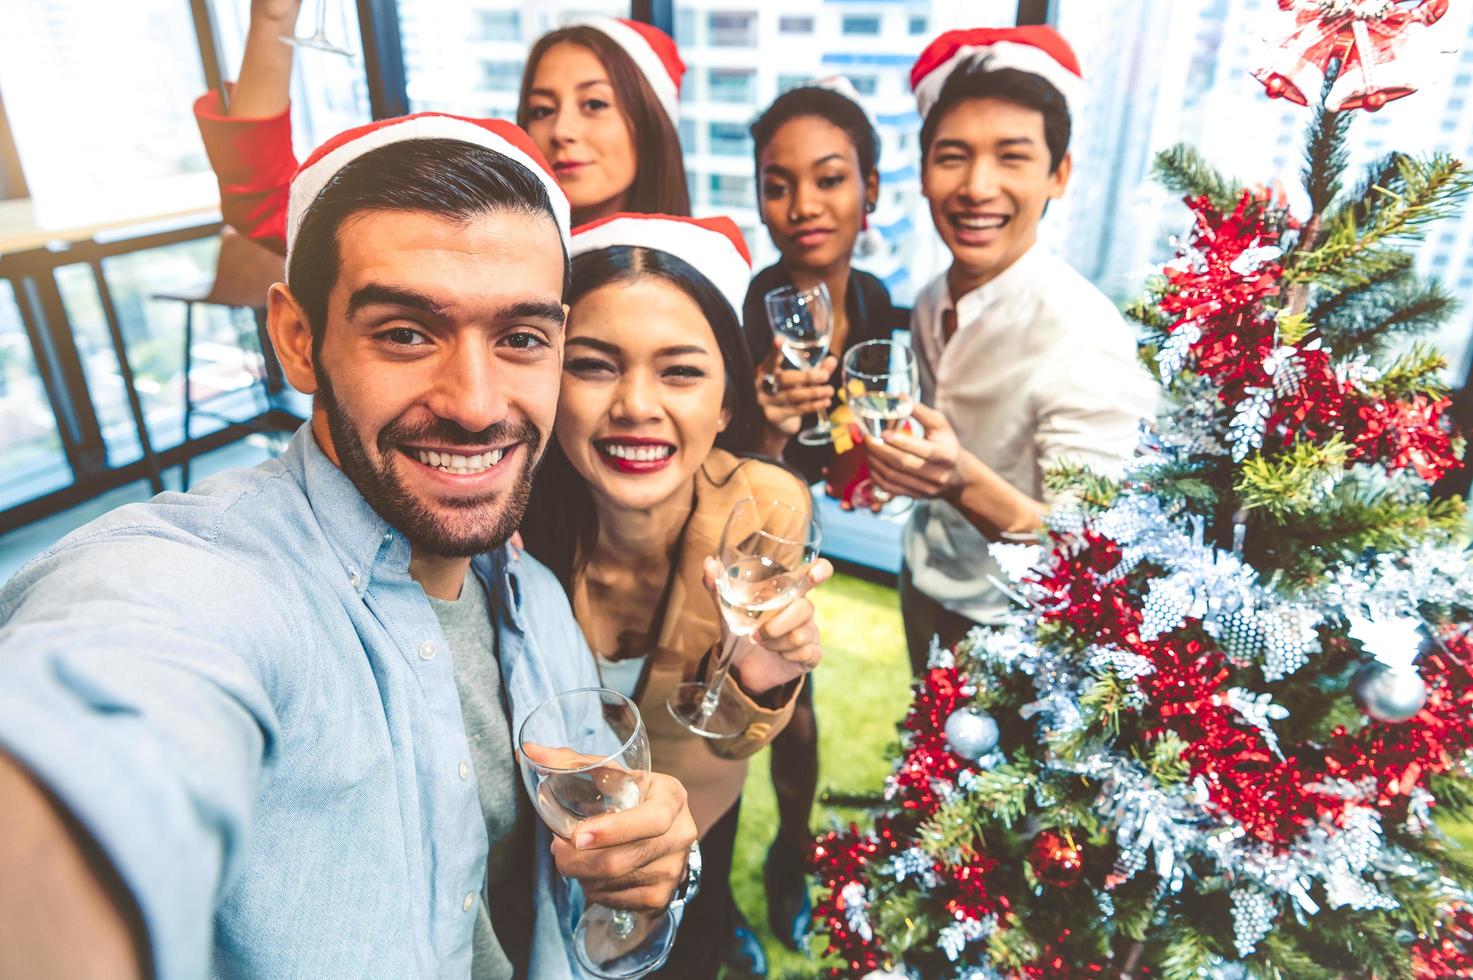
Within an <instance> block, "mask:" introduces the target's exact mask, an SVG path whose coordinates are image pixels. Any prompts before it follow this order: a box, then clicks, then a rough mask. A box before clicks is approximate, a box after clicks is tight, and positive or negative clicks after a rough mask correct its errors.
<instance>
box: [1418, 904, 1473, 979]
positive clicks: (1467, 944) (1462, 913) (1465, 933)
mask: <svg viewBox="0 0 1473 980" xmlns="http://www.w3.org/2000/svg"><path fill="white" fill-rule="evenodd" d="M1412 969H1413V970H1414V971H1415V972H1416V974H1417V976H1419V977H1425V978H1427V980H1432V978H1434V977H1436V978H1450V977H1473V909H1470V908H1469V907H1468V906H1467V905H1465V904H1464V903H1462V902H1454V903H1453V904H1452V905H1451V906H1449V907H1448V909H1447V914H1446V915H1445V916H1444V917H1443V919H1442V921H1441V922H1439V923H1438V925H1437V931H1436V932H1435V933H1433V934H1431V935H1420V936H1418V937H1417V941H1416V942H1414V943H1413V944H1412Z"/></svg>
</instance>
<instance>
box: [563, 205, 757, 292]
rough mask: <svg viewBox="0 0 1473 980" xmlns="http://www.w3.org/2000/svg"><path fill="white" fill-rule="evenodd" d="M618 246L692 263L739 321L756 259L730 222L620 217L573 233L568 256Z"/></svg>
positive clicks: (669, 216)
mask: <svg viewBox="0 0 1473 980" xmlns="http://www.w3.org/2000/svg"><path fill="white" fill-rule="evenodd" d="M620 245H633V246H637V247H640V248H653V249H658V250H659V251H661V252H669V253H670V254H671V255H673V256H675V257H676V258H678V259H683V260H684V261H686V262H688V263H690V265H691V266H692V267H693V268H694V269H695V270H696V271H697V272H699V273H701V275H703V276H705V277H706V278H707V279H709V280H711V284H712V285H713V286H715V287H716V290H717V291H718V292H719V293H721V295H722V296H725V297H726V301H727V302H728V303H730V304H731V309H732V312H733V313H735V314H737V316H738V317H740V316H741V312H742V303H743V302H744V301H745V300H746V297H747V284H748V283H749V282H750V281H751V279H752V255H751V253H750V252H748V251H747V242H746V239H744V238H743V237H742V230H741V229H740V228H738V227H737V225H736V222H735V221H732V220H731V219H730V218H723V217H719V216H718V217H714V218H683V217H679V216H677V215H673V214H630V213H628V212H622V213H620V214H614V215H610V216H609V217H607V218H600V219H599V220H597V221H590V222H589V223H588V224H586V225H580V226H578V227H577V228H574V229H573V244H572V247H571V248H570V249H569V250H568V252H569V254H570V255H571V256H572V257H573V258H577V257H578V256H580V255H583V254H585V253H587V252H596V251H598V250H600V249H605V248H615V247H617V246H620Z"/></svg>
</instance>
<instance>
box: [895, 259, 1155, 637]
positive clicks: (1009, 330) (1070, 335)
mask: <svg viewBox="0 0 1473 980" xmlns="http://www.w3.org/2000/svg"><path fill="white" fill-rule="evenodd" d="M951 306H952V303H951V295H950V290H949V289H948V288H947V283H946V274H945V273H942V274H941V275H940V276H938V277H937V278H936V279H935V280H933V281H932V282H931V283H930V284H929V285H927V286H926V288H925V289H924V290H922V291H921V294H920V295H919V296H918V297H917V298H916V305H915V310H914V311H913V312H912V314H911V345H912V346H913V347H914V349H915V352H916V357H917V360H918V361H919V362H920V370H921V398H922V400H923V401H924V402H925V403H926V404H927V405H930V406H931V407H933V408H935V409H937V410H939V411H940V412H942V413H943V414H944V415H945V416H946V417H947V419H948V420H949V421H950V422H951V424H952V426H953V427H954V428H955V429H956V434H957V438H958V439H959V440H960V441H961V444H962V447H963V448H965V449H968V450H970V451H971V452H972V453H973V454H975V455H976V456H977V457H978V458H979V459H980V460H982V462H984V463H986V464H987V465H988V466H990V467H992V469H994V470H995V471H997V473H998V475H1000V476H1001V477H1002V478H1003V479H1005V480H1007V481H1008V482H1009V483H1011V484H1012V485H1013V486H1014V487H1016V488H1017V489H1019V490H1021V491H1022V492H1023V493H1026V494H1027V495H1028V496H1030V497H1032V498H1033V499H1035V500H1043V501H1045V502H1046V503H1047V502H1049V500H1048V495H1047V494H1045V493H1044V489H1043V475H1044V472H1045V471H1046V470H1048V469H1049V468H1051V467H1053V466H1056V465H1057V464H1059V463H1060V462H1062V461H1064V460H1066V459H1069V460H1074V461H1077V462H1081V463H1084V464H1087V465H1089V466H1091V467H1092V468H1094V469H1096V470H1097V471H1099V472H1103V473H1115V472H1118V470H1119V468H1120V466H1121V464H1122V463H1123V462H1124V461H1125V460H1126V459H1128V458H1129V457H1130V455H1131V454H1132V453H1133V452H1134V450H1135V446H1136V442H1137V441H1138V439H1139V435H1140V422H1141V420H1142V419H1147V418H1151V417H1153V416H1154V414H1155V404H1156V394H1157V389H1156V385H1155V383H1154V382H1153V381H1152V380H1151V379H1150V377H1149V376H1148V375H1147V374H1146V372H1145V370H1144V369H1143V368H1142V367H1141V365H1140V362H1139V360H1138V359H1137V357H1136V341H1135V336H1134V334H1133V333H1132V332H1131V329H1130V327H1128V326H1127V325H1126V323H1125V320H1124V319H1123V318H1122V317H1121V316H1120V313H1119V312H1118V311H1117V310H1116V309H1115V306H1114V304H1112V303H1111V302H1110V300H1109V299H1108V298H1106V296H1105V294H1104V293H1102V292H1100V291H1099V290H1098V289H1096V288H1095V287H1094V285H1093V284H1091V283H1090V282H1089V281H1088V280H1087V279H1085V278H1084V277H1083V276H1081V275H1080V274H1079V273H1078V272H1076V271H1074V269H1073V268H1071V267H1070V266H1069V265H1068V264H1067V263H1065V262H1064V261H1063V260H1061V259H1059V258H1056V257H1055V256H1053V255H1052V254H1050V253H1049V252H1048V251H1047V250H1046V249H1045V248H1043V247H1042V246H1041V245H1034V246H1033V247H1032V248H1030V249H1029V250H1028V251H1027V252H1025V253H1023V255H1022V256H1020V257H1019V258H1018V260H1017V261H1016V262H1014V263H1013V264H1012V265H1011V266H1009V267H1008V268H1007V269H1006V270H1004V271H1003V272H1002V273H1001V274H999V275H998V276H997V277H996V278H994V279H992V280H991V281H989V282H986V283H984V284H983V285H981V286H978V287H977V288H976V289H974V290H972V291H971V292H969V293H967V294H966V295H964V296H963V297H962V298H961V299H960V300H959V301H958V302H957V304H956V314H957V316H956V322H957V329H956V333H955V334H954V335H953V336H952V338H951V341H950V342H949V343H948V342H947V341H946V340H945V335H944V334H943V333H942V326H941V324H942V315H943V314H944V313H945V312H946V311H947V310H949V309H950V308H951ZM987 546H988V541H987V538H985V537H984V536H983V534H982V532H980V531H978V530H977V529H976V527H974V526H973V525H972V523H971V522H970V521H968V520H967V519H966V518H965V517H964V516H962V514H961V512H959V511H958V510H957V509H956V508H955V507H953V506H952V505H951V504H949V503H947V502H945V501H943V500H926V501H919V502H917V504H916V507H915V508H914V510H913V511H912V512H911V519H910V522H909V523H908V524H907V525H906V529H905V536H904V540H903V548H904V552H905V562H906V565H907V566H908V568H909V570H910V575H911V579H912V581H913V582H914V583H915V586H916V588H918V589H920V590H921V591H922V592H924V593H925V594H926V595H928V596H930V597H931V598H932V599H935V600H936V601H937V602H939V603H940V604H941V605H943V606H944V607H946V608H947V609H950V610H952V611H953V612H957V613H960V614H961V615H963V616H967V617H968V618H970V619H974V620H976V621H978V622H983V623H986V622H997V621H999V620H1000V619H1002V618H1003V617H1004V616H1005V615H1006V612H1007V609H1008V605H1009V602H1008V599H1007V598H1006V597H1005V596H1004V595H1003V594H1002V592H1000V591H999V590H998V589H997V588H996V586H994V585H993V584H992V583H991V581H990V580H989V577H992V576H995V577H997V578H999V579H1002V578H1003V577H1002V573H1001V571H1000V569H999V568H998V567H997V564H996V562H994V561H993V560H992V557H991V556H990V555H989V554H988V551H987ZM1004 580H1005V579H1004Z"/></svg>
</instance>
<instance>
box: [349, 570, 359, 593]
mask: <svg viewBox="0 0 1473 980" xmlns="http://www.w3.org/2000/svg"><path fill="white" fill-rule="evenodd" d="M348 584H349V585H351V586H352V587H353V588H355V589H356V588H358V573H357V572H349V573H348Z"/></svg>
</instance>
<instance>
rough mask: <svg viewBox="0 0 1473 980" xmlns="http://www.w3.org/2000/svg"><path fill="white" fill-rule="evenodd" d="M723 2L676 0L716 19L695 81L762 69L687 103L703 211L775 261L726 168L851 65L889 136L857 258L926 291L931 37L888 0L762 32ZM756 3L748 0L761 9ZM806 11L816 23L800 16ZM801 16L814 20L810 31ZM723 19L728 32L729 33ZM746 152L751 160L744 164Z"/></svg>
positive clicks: (1001, 2) (919, 0)
mask: <svg viewBox="0 0 1473 980" xmlns="http://www.w3.org/2000/svg"><path fill="white" fill-rule="evenodd" d="M400 2H401V3H402V2H405V0H400ZM722 2H723V0H700V2H699V3H697V2H694V0H676V3H675V22H676V25H677V29H679V25H680V24H681V23H682V22H683V21H684V20H685V19H686V18H687V17H695V18H698V19H699V24H700V25H701V26H702V27H704V28H708V29H709V34H708V35H707V36H702V37H695V38H682V39H681V49H680V53H681V57H682V58H683V59H684V60H685V63H686V64H687V65H688V66H690V69H691V71H690V74H689V75H687V78H688V79H689V78H691V77H692V76H697V77H699V78H700V79H701V80H702V83H703V84H708V83H713V79H712V77H711V76H710V75H708V74H707V72H708V71H709V70H710V69H719V70H726V69H731V68H735V67H741V68H746V69H753V70H754V71H755V78H754V82H753V89H752V91H751V94H750V101H747V102H744V103H741V104H737V103H734V102H728V101H725V100H723V101H719V102H718V101H717V98H716V93H715V92H714V91H712V92H711V93H709V94H708V95H704V96H699V97H695V98H692V99H690V100H689V101H687V102H686V103H685V104H684V105H682V106H681V112H682V114H683V115H684V116H685V117H686V118H689V119H691V120H693V121H694V123H695V124H696V131H697V132H698V133H702V134H705V136H706V137H707V138H708V139H709V145H708V146H706V147H701V148H698V149H697V148H693V147H692V144H691V143H689V142H687V143H686V144H685V147H686V158H685V160H686V167H687V169H688V171H689V173H690V175H691V180H690V186H691V188H692V189H693V193H692V195H691V203H692V207H693V209H694V210H695V212H696V213H697V214H699V215H706V214H712V213H720V214H725V215H727V216H729V217H731V218H732V219H733V220H734V221H736V222H737V224H738V225H741V226H743V227H750V228H755V229H757V233H756V234H755V235H753V236H752V237H751V238H750V239H749V241H748V245H750V246H751V248H752V256H753V260H754V262H755V264H756V265H757V267H758V268H761V267H763V266H766V265H769V264H771V263H772V262H773V261H775V260H776V258H777V251H776V249H775V248H774V247H773V245H772V242H771V241H770V240H769V239H768V236H767V235H766V234H764V233H763V232H762V226H761V222H760V219H759V216H758V214H757V200H756V196H755V194H754V193H753V192H752V190H751V188H750V187H740V188H737V189H732V186H731V185H730V184H729V183H728V181H734V180H737V179H738V178H736V177H734V176H731V177H729V176H727V175H730V174H733V173H735V172H738V167H739V166H740V171H739V172H742V173H747V174H750V171H751V163H750V160H751V152H752V150H751V146H750V139H749V136H748V134H747V125H748V124H749V123H750V121H751V120H752V119H753V118H754V117H755V116H756V115H757V114H758V113H759V112H761V111H762V109H763V108H764V107H765V106H767V105H768V104H769V103H770V102H771V101H772V100H773V99H774V98H776V97H777V96H778V94H780V93H782V92H785V91H787V90H788V89H791V88H794V87H796V86H798V85H802V84H805V83H806V82H808V81H810V80H811V79H814V78H822V77H824V76H828V75H839V74H842V75H848V76H849V77H851V78H853V79H854V80H855V81H856V82H857V83H858V85H859V86H860V87H861V88H863V89H865V90H866V91H863V92H861V94H860V99H861V101H862V102H863V103H864V106H865V108H866V109H868V110H869V112H870V113H871V115H872V116H873V117H874V120H875V125H876V129H877V131H878V132H879V134H880V144H881V149H880V173H881V195H880V206H879V208H878V210H877V211H876V212H875V213H874V214H873V215H872V216H871V218H870V224H871V225H872V226H874V227H876V228H878V229H879V230H880V232H881V234H882V235H883V236H884V243H883V245H882V246H881V247H880V248H879V249H878V250H877V251H876V252H874V253H872V254H870V255H867V256H866V257H864V258H862V259H860V260H858V264H859V265H860V266H861V267H862V268H864V269H865V270H867V271H869V272H873V273H874V274H875V275H877V276H879V277H880V278H881V279H884V280H886V281H887V282H889V283H891V285H892V289H891V291H892V294H893V295H894V297H895V299H896V301H897V302H899V303H901V304H905V305H908V304H909V303H910V302H911V301H912V300H913V299H914V297H915V292H916V290H917V289H918V288H919V287H920V286H923V285H924V284H925V283H926V282H927V281H928V280H930V279H931V278H932V277H933V276H935V275H936V274H937V273H938V272H940V271H941V270H942V269H943V268H944V267H945V264H946V258H947V256H946V252H945V250H944V249H943V248H942V247H941V243H940V239H939V238H938V237H937V236H936V234H935V231H934V229H933V228H932V225H931V218H930V210H929V208H928V207H927V205H926V202H925V200H924V199H923V198H922V197H921V194H920V177H919V170H918V166H917V165H918V163H919V161H918V160H917V157H916V143H915V134H916V132H917V131H918V130H919V129H920V125H921V123H920V119H919V117H918V116H917V115H916V112H915V102H914V101H913V100H912V99H911V98H910V95H909V92H910V68H911V65H912V64H914V62H915V59H916V56H917V55H918V54H920V52H921V49H922V48H923V47H924V46H925V44H926V41H927V40H929V35H927V34H925V33H924V32H923V33H920V34H915V35H911V34H908V33H905V32H904V31H903V27H904V26H905V25H906V24H907V23H908V21H907V19H896V20H894V21H893V22H892V23H891V24H890V28H891V30H890V31H889V33H888V34H887V33H886V31H885V29H884V27H885V25H884V24H883V23H882V22H883V15H880V14H876V13H875V12H874V11H875V10H876V8H877V7H878V6H879V5H878V4H876V3H874V2H872V0H827V2H824V3H819V2H817V0H810V2H809V3H806V4H802V5H799V4H785V5H784V4H773V5H772V8H773V9H774V12H775V14H776V16H768V15H766V14H764V15H763V19H762V21H761V29H760V32H759V30H758V23H757V18H756V15H755V14H753V13H751V12H750V11H749V12H740V11H739V10H738V9H737V8H736V7H735V6H734V5H733V7H731V8H725V9H718V10H716V11H714V12H713V11H712V8H711V7H710V6H708V3H722ZM757 6H758V5H757V4H750V5H749V7H750V8H751V9H752V10H755V9H756V8H757ZM763 9H764V10H765V9H767V8H763ZM887 9H888V8H887ZM783 11H791V13H787V12H783ZM830 11H836V12H835V13H830ZM1017 13H1018V4H1017V2H1016V0H907V3H906V4H905V5H904V7H903V9H902V11H901V13H900V14H899V15H897V18H902V17H903V18H924V20H925V23H926V30H928V31H931V32H940V31H944V30H950V29H952V28H960V27H1002V26H1007V25H1010V24H1012V23H1013V22H1014V20H1015V18H1016V17H1017ZM845 17H859V18H861V19H865V18H867V19H869V20H873V21H877V22H881V23H880V24H879V25H878V28H877V29H878V30H879V33H878V34H877V35H875V34H869V35H865V34H859V35H851V34H845V33H844V31H843V26H844V25H843V21H844V18H845ZM808 20H811V21H812V24H811V26H810V25H808V24H806V23H802V24H800V23H799V22H806V21H808ZM800 26H802V27H804V28H805V29H804V30H803V31H801V32H800V31H799V30H798V28H799V27H800ZM718 29H719V30H721V31H722V32H723V34H722V36H721V37H720V38H719V39H718V38H717V37H716V36H715V32H716V31H717V30H718ZM871 86H872V87H871ZM738 157H744V158H745V160H744V161H742V162H741V163H740V164H738V161H737V158H738Z"/></svg>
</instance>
